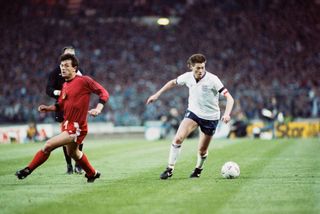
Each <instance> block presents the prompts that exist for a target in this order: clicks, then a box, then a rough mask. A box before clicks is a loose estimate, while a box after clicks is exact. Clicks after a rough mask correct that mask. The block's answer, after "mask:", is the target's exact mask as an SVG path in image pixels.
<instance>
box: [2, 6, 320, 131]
mask: <svg viewBox="0 0 320 214" xmlns="http://www.w3.org/2000/svg"><path fill="white" fill-rule="evenodd" d="M168 2H169V1H163V0H155V1H145V0H135V1H134V3H133V4H132V1H126V0H121V1H98V0H82V1H79V3H78V4H77V5H73V6H72V7H70V5H68V3H66V2H65V1H31V0H28V1H23V2H20V1H6V2H5V3H2V7H1V9H0V10H1V13H0V14H1V15H0V30H1V31H2V33H1V34H0V44H1V47H2V48H1V49H0V72H1V76H0V84H1V86H2V87H1V89H0V102H1V106H0V123H19V122H21V123H22V122H24V123H25V122H27V121H30V120H35V121H36V122H53V120H52V117H50V115H44V114H39V113H38V112H37V111H36V106H38V105H39V104H40V103H45V102H48V101H49V100H48V99H49V98H48V97H46V96H45V95H44V94H43V93H39V92H41V91H44V90H45V88H44V87H45V86H44V84H43V82H44V81H46V78H47V76H48V73H46V72H45V71H46V70H47V68H48V67H54V66H55V65H56V63H57V61H55V60H53V59H52V56H58V55H59V53H60V49H61V47H64V46H65V45H69V44H72V45H73V46H75V47H76V48H77V50H79V53H78V56H79V59H80V61H81V64H82V65H83V68H84V69H85V70H86V71H88V72H87V74H88V75H90V76H93V77H94V78H95V79H98V80H99V82H100V83H101V84H102V85H105V86H106V87H108V88H110V95H111V97H110V104H109V106H108V107H107V108H106V110H105V111H104V115H101V116H100V117H99V118H96V119H95V120H102V121H104V120H108V121H111V122H113V123H115V125H142V124H143V123H144V121H146V120H153V119H159V118H160V117H161V116H162V115H164V114H165V112H168V111H169V109H171V108H172V107H175V108H176V109H177V110H178V111H179V114H183V112H184V111H185V109H184V106H185V103H186V102H187V100H186V97H187V91H184V92H180V91H179V94H180V96H173V94H175V92H174V91H170V93H167V94H166V95H165V97H164V98H163V99H162V100H161V102H158V103H157V104H156V105H155V106H145V99H146V98H147V96H148V94H150V93H152V91H154V90H155V88H158V87H160V85H162V84H163V83H164V82H165V80H167V79H170V78H173V77H176V76H178V75H179V74H181V73H183V72H185V71H187V67H186V62H184V61H183V60H181V59H185V58H187V57H188V56H189V55H190V54H191V53H196V52H201V53H203V54H205V55H206V56H207V57H208V58H210V59H214V60H212V61H210V62H209V63H208V65H207V69H208V71H212V72H214V73H216V74H217V75H218V76H223V77H224V79H222V81H223V83H224V85H226V87H228V89H229V90H230V92H231V93H232V94H233V95H234V98H235V99H238V100H240V102H241V106H242V109H243V112H244V114H245V115H244V116H245V117H246V118H248V119H255V118H259V117H260V112H261V110H262V108H264V107H265V106H267V105H269V103H268V102H269V100H270V98H271V97H272V96H276V97H278V98H279V100H278V104H277V105H278V106H277V107H278V110H279V111H281V112H284V114H285V116H288V117H293V118H297V117H319V116H320V115H319V114H320V113H319V100H320V93H319V85H320V80H319V78H318V76H319V75H318V73H319V71H318V69H319V67H320V53H319V50H320V43H319V42H318V40H319V38H320V24H319V23H320V15H319V14H320V5H319V4H317V3H316V2H315V1H298V0H293V1H285V0H271V1H270V0H260V1H255V0H250V1H243V0H238V1H233V0H226V1H207V0H199V1H190V0H172V1H170V4H169V3H168ZM168 5H170V7H168ZM153 15H157V16H160V15H161V16H162V15H167V16H175V17H178V18H179V23H178V24H177V25H169V26H165V27H158V26H146V25H143V24H141V22H139V21H137V20H139V19H138V18H139V17H142V16H153ZM190 26H192V27H190ZM65 35H68V37H67V38H66V36H65ZM40 59H46V60H40ZM222 73H223V75H222ZM39 74H40V75H39ZM311 81H313V82H312V83H311ZM172 97H174V98H172ZM94 99H97V98H94Z"/></svg>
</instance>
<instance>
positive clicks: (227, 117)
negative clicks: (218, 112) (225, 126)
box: [221, 92, 234, 123]
mask: <svg viewBox="0 0 320 214" xmlns="http://www.w3.org/2000/svg"><path fill="white" fill-rule="evenodd" d="M224 96H225V98H226V99H227V104H226V109H225V111H224V114H223V116H222V117H221V120H222V121H223V122H224V123H228V122H229V121H230V119H231V118H230V113H231V110H232V107H233V103H234V100H233V97H232V96H231V94H230V93H229V92H226V93H225V94H224Z"/></svg>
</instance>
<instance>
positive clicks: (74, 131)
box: [61, 120, 88, 144]
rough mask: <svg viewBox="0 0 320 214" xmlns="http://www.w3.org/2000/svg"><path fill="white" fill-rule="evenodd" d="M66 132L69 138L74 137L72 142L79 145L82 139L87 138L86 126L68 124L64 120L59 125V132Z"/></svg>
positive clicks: (73, 123) (74, 123) (75, 123)
mask: <svg viewBox="0 0 320 214" xmlns="http://www.w3.org/2000/svg"><path fill="white" fill-rule="evenodd" d="M63 131H67V132H68V133H69V135H70V136H72V137H74V142H75V143H77V144H81V143H82V141H83V140H84V138H85V137H86V136H87V132H88V126H87V124H83V125H81V126H80V125H79V123H77V122H69V121H68V120H65V121H63V122H62V123H61V132H63Z"/></svg>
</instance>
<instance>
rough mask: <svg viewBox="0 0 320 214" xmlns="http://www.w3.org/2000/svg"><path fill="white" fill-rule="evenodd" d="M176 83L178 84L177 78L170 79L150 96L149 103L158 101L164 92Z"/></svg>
mask: <svg viewBox="0 0 320 214" xmlns="http://www.w3.org/2000/svg"><path fill="white" fill-rule="evenodd" d="M176 85H177V81H176V79H173V80H170V81H168V82H167V83H166V84H165V85H164V86H163V87H162V88H161V89H160V90H159V91H157V92H156V93H155V94H153V95H151V96H150V97H149V98H148V100H147V104H149V103H152V102H154V101H156V100H157V99H158V98H159V97H160V95H161V94H162V93H163V92H165V91H168V90H170V89H171V88H173V87H175V86H176Z"/></svg>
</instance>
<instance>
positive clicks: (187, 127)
mask: <svg viewBox="0 0 320 214" xmlns="http://www.w3.org/2000/svg"><path fill="white" fill-rule="evenodd" d="M187 63H188V67H189V68H190V69H191V71H190V72H186V73H184V74H182V75H180V76H178V77H177V78H176V79H173V80H170V81H168V82H167V83H166V84H165V85H164V86H163V87H162V88H161V89H160V90H159V91H157V92H156V93H155V94H153V95H152V96H150V97H149V98H148V100H147V104H149V103H152V102H154V101H156V100H157V99H158V98H159V97H160V95H161V94H162V93H163V92H165V91H167V90H169V89H171V88H173V87H175V86H177V85H186V86H187V87H188V88H189V99H188V109H187V111H186V114H185V117H184V119H183V120H182V122H181V123H180V126H179V128H178V131H177V133H176V135H175V137H174V139H173V141H172V144H171V147H170V153H169V161H168V166H167V168H166V170H165V171H164V172H163V173H161V175H160V178H161V179H167V178H169V177H171V176H172V174H173V170H174V167H175V164H176V161H177V158H178V156H179V153H180V151H181V144H182V143H183V141H184V139H185V138H186V137H188V135H189V134H191V132H192V131H193V130H195V129H196V128H197V127H200V134H199V145H198V159H197V163H196V167H195V169H194V170H193V172H192V174H191V175H190V177H191V178H199V177H200V174H201V171H202V169H203V165H204V162H205V160H206V158H207V156H208V147H209V144H210V141H211V138H212V136H213V134H214V133H215V130H216V127H217V125H218V121H219V120H220V119H221V121H223V122H224V123H228V122H229V121H230V113H231V110H232V107H233V103H234V100H233V98H232V96H231V95H230V93H229V92H228V90H227V89H226V88H225V87H224V86H223V84H222V83H221V81H220V79H219V78H218V77H217V76H216V75H214V74H212V73H209V72H208V71H206V69H205V64H206V58H205V56H204V55H202V54H194V55H192V56H191V57H190V58H189V59H188V61H187ZM219 94H222V95H223V96H224V97H225V98H226V99H227V104H226V108H225V111H224V114H223V116H222V117H221V118H220V109H219Z"/></svg>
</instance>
